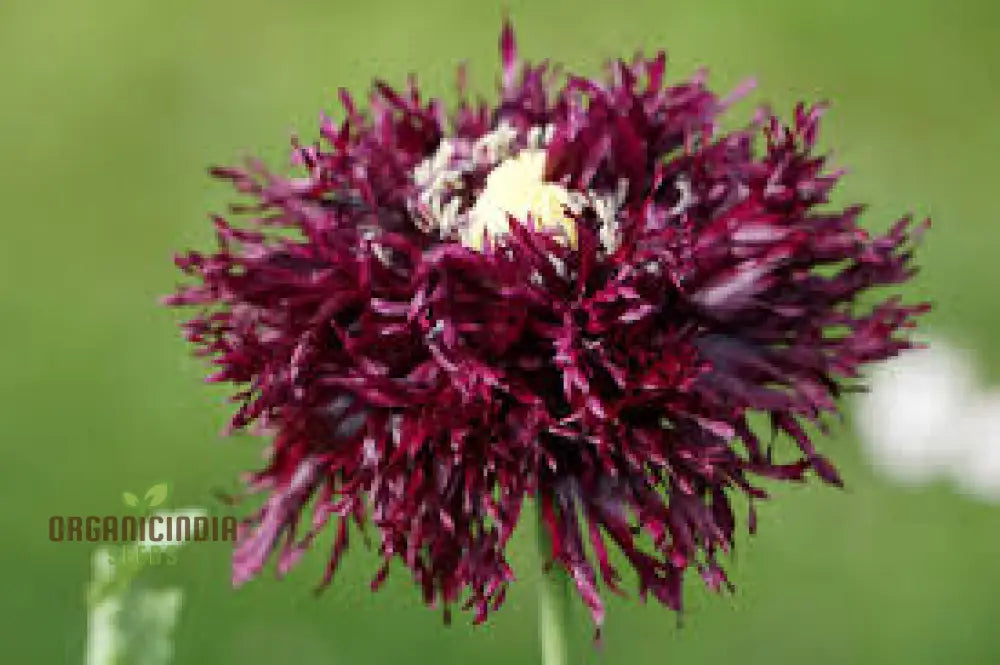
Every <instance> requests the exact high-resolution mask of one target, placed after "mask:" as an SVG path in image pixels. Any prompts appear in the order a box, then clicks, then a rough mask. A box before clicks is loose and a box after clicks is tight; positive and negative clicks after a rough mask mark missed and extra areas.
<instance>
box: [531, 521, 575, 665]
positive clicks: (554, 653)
mask: <svg viewBox="0 0 1000 665" xmlns="http://www.w3.org/2000/svg"><path fill="white" fill-rule="evenodd" d="M536 505H537V510H538V555H539V562H540V564H541V565H542V566H543V569H542V583H541V585H540V586H539V593H538V629H539V637H540V639H541V643H542V665H566V664H567V663H568V662H569V659H568V643H567V635H566V633H567V626H568V624H569V576H568V575H567V574H566V571H565V570H564V569H563V568H562V567H561V566H558V565H553V566H552V567H551V568H550V569H549V570H548V571H545V569H544V566H545V564H546V563H547V562H548V561H549V559H550V557H551V556H552V540H551V539H550V538H549V533H548V531H547V530H546V528H545V522H544V520H542V510H541V506H540V505H539V504H536Z"/></svg>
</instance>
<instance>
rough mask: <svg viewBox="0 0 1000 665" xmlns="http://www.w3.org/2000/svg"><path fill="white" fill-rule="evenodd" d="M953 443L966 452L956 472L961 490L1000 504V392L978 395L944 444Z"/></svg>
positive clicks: (956, 478) (956, 466)
mask: <svg viewBox="0 0 1000 665" xmlns="http://www.w3.org/2000/svg"><path fill="white" fill-rule="evenodd" d="M951 440H954V441H958V442H961V444H962V446H963V447H964V448H965V449H966V450H967V454H966V455H965V456H964V457H963V458H962V459H961V460H959V462H958V463H957V464H956V465H955V468H954V469H953V472H954V478H955V482H956V484H957V485H958V487H959V489H960V490H961V491H962V492H964V493H968V494H972V495H974V496H977V497H979V498H982V499H988V500H992V501H1000V392H993V393H989V394H986V395H982V396H978V397H977V398H976V399H975V400H974V401H973V403H972V404H971V405H970V406H969V407H968V408H967V409H966V411H965V414H964V415H963V417H962V419H961V420H960V421H959V423H958V426H957V427H956V428H954V430H953V432H952V433H949V435H948V436H947V438H945V439H944V440H943V441H942V443H943V444H947V442H948V441H951Z"/></svg>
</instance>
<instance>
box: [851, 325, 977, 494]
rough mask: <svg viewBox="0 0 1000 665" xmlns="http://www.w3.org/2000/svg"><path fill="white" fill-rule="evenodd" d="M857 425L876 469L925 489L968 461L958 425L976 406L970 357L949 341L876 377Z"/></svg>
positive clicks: (889, 365) (904, 357)
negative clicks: (956, 466)
mask: <svg viewBox="0 0 1000 665" xmlns="http://www.w3.org/2000/svg"><path fill="white" fill-rule="evenodd" d="M869 385H870V391H869V392H868V393H866V394H864V395H862V396H861V399H860V400H859V404H858V410H857V426H858V429H859V430H860V433H861V438H862V441H863V443H864V444H865V447H866V450H867V452H868V454H869V456H870V458H871V460H872V462H873V464H874V465H875V466H876V467H877V468H878V469H880V470H881V471H883V472H885V473H886V474H887V475H889V476H891V477H892V478H893V479H895V480H897V481H898V482H902V483H906V484H920V483H925V482H929V481H931V480H933V478H934V477H935V476H937V475H939V474H942V473H947V472H948V470H949V469H951V468H953V467H954V466H955V465H956V464H962V463H964V460H967V459H968V452H969V451H968V444H969V443H970V442H969V441H967V440H966V438H965V437H956V425H957V424H958V423H959V422H960V420H961V419H962V418H963V417H964V415H965V413H966V411H967V409H968V407H969V405H970V404H971V403H972V402H973V400H974V396H975V391H976V382H975V376H974V373H973V364H972V362H971V360H970V359H969V357H968V356H967V354H965V353H964V352H962V351H960V350H959V349H957V348H955V347H954V346H952V345H951V344H949V343H947V342H945V341H944V340H940V339H938V340H932V341H930V342H929V344H928V348H925V349H914V350H910V351H907V352H904V353H903V354H901V355H900V356H899V357H898V358H895V359H893V360H891V361H889V362H886V363H884V364H883V365H881V366H879V367H877V368H876V369H875V371H874V372H873V374H872V376H871V379H870V382H869Z"/></svg>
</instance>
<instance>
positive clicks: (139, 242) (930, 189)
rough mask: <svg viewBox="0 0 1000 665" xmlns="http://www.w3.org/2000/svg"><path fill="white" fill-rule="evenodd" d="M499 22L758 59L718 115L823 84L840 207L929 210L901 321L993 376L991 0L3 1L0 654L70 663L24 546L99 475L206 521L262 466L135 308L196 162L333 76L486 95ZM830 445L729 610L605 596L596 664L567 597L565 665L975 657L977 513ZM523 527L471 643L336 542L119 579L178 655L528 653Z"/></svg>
mask: <svg viewBox="0 0 1000 665" xmlns="http://www.w3.org/2000/svg"><path fill="white" fill-rule="evenodd" d="M505 7H506V9H507V10H508V11H509V13H510V15H511V17H512V19H513V21H514V22H515V26H516V29H517V33H518V39H519V43H520V46H521V50H522V53H523V54H524V55H526V56H528V57H530V58H533V59H535V58H541V57H551V58H553V59H555V60H557V61H562V62H564V63H566V64H567V65H569V66H570V67H571V68H573V69H576V70H579V71H581V72H583V73H586V74H596V73H597V72H598V71H599V67H600V65H601V63H602V61H603V60H605V59H606V58H608V57H611V56H616V55H631V54H632V52H633V51H634V49H636V48H637V47H642V48H645V49H647V50H653V49H655V48H658V47H666V48H667V49H668V51H669V54H670V58H671V63H672V69H671V72H672V74H673V77H675V78H676V77H680V76H682V75H686V74H689V73H691V72H693V71H694V70H695V68H697V67H699V66H703V65H704V66H708V67H710V70H711V73H712V77H711V80H712V82H713V84H714V85H715V86H716V87H717V88H718V89H720V90H723V91H724V90H726V89H727V88H730V87H732V86H734V85H735V84H737V83H738V82H739V81H741V80H742V79H743V78H745V77H747V76H749V75H756V76H757V78H758V81H759V88H758V89H759V91H760V92H759V93H757V94H755V95H754V97H753V98H752V99H751V102H744V103H742V104H741V105H740V106H738V107H737V108H736V109H735V111H734V113H735V114H736V118H737V119H739V120H742V119H745V118H746V117H748V116H749V114H750V113H751V110H752V101H754V100H756V101H760V100H762V99H767V100H769V101H770V102H772V103H773V104H774V106H775V108H776V109H778V110H779V111H782V112H787V111H789V110H790V109H791V107H792V105H793V103H794V102H795V101H796V100H798V99H800V98H803V99H807V100H815V99H821V98H823V99H829V100H831V101H832V102H833V104H834V106H833V109H832V112H831V113H830V114H829V115H828V122H827V123H826V133H825V139H824V140H825V142H826V144H827V145H829V146H832V147H835V148H836V151H835V161H836V162H837V163H839V164H844V165H847V166H849V167H850V169H851V171H850V174H849V176H848V177H847V178H846V179H845V180H844V181H843V184H842V186H841V188H840V190H839V192H838V197H839V199H838V200H839V201H841V202H847V201H866V202H869V203H870V204H871V208H870V211H869V213H868V216H867V220H868V224H869V225H870V227H871V228H875V229H881V228H885V227H886V226H887V225H888V224H889V223H890V222H891V221H892V220H893V219H894V218H895V217H896V216H897V215H899V214H901V213H905V212H907V211H913V212H914V213H916V214H917V215H920V216H923V215H931V216H933V218H934V219H935V226H934V227H933V229H932V232H931V233H930V234H929V236H928V238H927V241H926V243H925V245H924V247H923V250H922V253H921V259H920V262H921V264H922V265H923V268H924V269H923V271H922V273H921V275H920V277H919V279H918V280H917V282H916V283H915V284H913V285H912V286H909V287H907V294H908V295H909V296H910V297H912V298H929V299H931V300H933V301H934V302H935V303H936V309H935V311H934V312H933V313H932V314H931V315H930V316H928V317H927V318H926V319H925V322H926V324H927V326H928V328H930V329H933V330H935V331H938V332H942V333H944V334H947V335H950V336H952V337H955V338H957V339H959V340H961V342H962V344H964V345H965V346H966V347H967V348H968V349H971V350H972V351H973V353H974V357H975V362H976V363H977V365H978V371H979V372H980V374H981V376H982V377H983V380H984V381H986V382H987V383H989V382H990V381H992V382H993V383H997V382H1000V345H998V344H996V335H997V332H998V331H1000V310H998V308H997V306H996V293H995V290H994V289H995V285H996V284H997V283H1000V262H998V261H997V251H998V250H1000V225H998V224H997V222H996V212H997V205H996V201H997V194H998V176H1000V173H998V169H997V163H998V162H997V155H998V152H1000V124H998V123H997V121H996V110H997V108H998V106H1000V79H998V77H1000V47H997V46H996V45H995V36H996V35H995V26H996V25H997V24H998V21H1000V5H997V4H996V3H993V2H989V1H988V0H985V1H982V2H977V1H973V0H962V1H960V2H947V1H945V0H923V1H916V0H910V1H901V0H893V1H889V0H883V1H881V2H870V1H868V0H838V2H824V3H813V2H800V1H797V0H770V1H766V2H765V1H749V0H744V1H742V2H736V1H733V2H724V1H711V2H706V1H704V0H703V1H697V2H696V1H693V0H687V1H686V2H674V1H664V0H659V1H648V2H621V3H614V2H584V1H580V0H578V1H576V2H555V1H550V2H544V1H541V0H536V1H534V2H516V1H511V2H508V3H507V4H506V5H505V6H501V5H497V4H490V3H485V2H480V3H474V2H462V1H457V0H456V1H451V2H435V1H434V0H424V1H422V2H411V1H399V2H338V1H335V0H286V1H285V2H281V3H278V2H271V1H269V0H241V1H240V2H236V1H234V0H170V1H169V2H152V1H150V0H40V1H38V2H29V1H28V0H5V1H4V2H2V3H0V62H2V63H3V65H2V67H0V83H2V86H0V97H2V100H3V101H2V103H0V160H2V161H0V202H2V203H0V205H2V207H0V210H2V213H0V224H2V229H3V232H2V237H0V271H2V282H0V283H2V287H0V312H2V314H0V321H2V322H3V325H2V326H0V369H2V372H3V377H2V379H0V391H2V394H0V440H2V442H3V443H2V445H3V449H2V461H0V488H2V490H0V491H2V496H3V499H4V500H3V503H2V507H0V524H2V534H3V543H4V545H3V547H2V548H0V575H2V579H3V582H2V585H0V626H2V629H0V633H2V634H3V647H2V649H3V651H2V656H0V660H2V661H3V662H6V663H18V664H20V663H25V664H32V665H33V664H35V663H38V664H49V663H79V662H82V653H83V643H84V638H85V611H86V606H85V599H84V588H85V584H86V581H87V579H88V575H89V556H90V551H91V549H92V546H91V545H88V544H86V543H82V544H80V543H77V544H68V543H62V544H54V543H51V542H49V541H48V538H47V531H46V529H47V519H48V517H49V516H50V515H54V514H61V515H67V514H82V515H85V514H105V513H117V512H120V511H121V505H122V504H121V493H122V492H123V491H125V490H129V491H133V492H141V491H143V490H144V489H145V488H146V487H149V486H150V485H153V484H154V483H157V482H161V481H167V482H169V483H170V484H171V496H170V500H169V502H170V504H171V505H173V506H187V505H205V506H209V507H210V509H211V510H213V511H217V512H218V511H222V510H224V508H223V507H220V506H219V505H218V503H217V501H216V499H214V498H213V495H212V491H213V490H215V489H233V488H234V487H235V479H236V478H237V476H238V474H239V473H240V472H241V471H243V470H245V469H249V468H253V467H254V466H255V465H257V464H258V463H259V455H260V453H259V449H260V443H259V442H258V441H254V440H251V439H249V438H246V437H243V438H233V439H223V438H222V437H221V436H220V435H219V432H220V430H221V429H222V426H223V424H224V422H225V419H226V417H227V414H228V409H229V407H228V406H227V404H226V403H225V400H224V395H223V393H222V392H221V391H219V390H216V389H212V388H209V387H206V386H204V385H203V384H202V383H201V380H200V379H201V376H202V375H203V373H204V368H203V366H202V365H201V364H200V363H199V362H198V361H196V360H194V359H192V358H190V357H189V349H188V348H186V346H185V344H184V343H183V342H182V341H181V339H180V336H179V334H178V332H177V330H176V326H175V322H176V320H177V316H176V313H174V312H169V311H166V310H164V309H163V308H161V307H159V306H158V304H157V298H158V297H159V296H160V295H161V294H163V293H165V292H168V291H170V290H172V288H173V286H174V284H175V280H176V279H177V274H176V272H175V270H174V268H173V266H172V263H171V256H172V252H173V251H174V250H176V249H180V248H188V247H193V246H197V247H208V246H209V244H210V242H211V239H212V238H211V230H210V225H209V224H208V223H207V218H206V213H207V212H208V211H221V210H222V209H223V207H224V205H225V203H226V202H227V200H228V199H229V198H230V192H229V190H228V189H227V188H226V186H225V185H222V184H215V183H213V182H211V181H210V180H209V179H208V178H207V177H206V175H205V167H206V165H208V164H211V163H220V162H222V163H231V162H236V161H238V160H239V159H240V158H241V157H242V156H243V155H245V154H248V153H254V154H257V155H260V156H263V157H264V158H265V159H267V160H268V161H269V162H270V163H272V164H274V165H276V166H277V165H281V164H284V163H286V160H287V147H288V136H289V134H290V132H292V131H297V132H299V133H300V134H301V135H302V136H303V137H305V138H308V139H312V138H313V137H315V135H316V126H317V117H318V114H319V112H320V111H321V110H323V109H327V110H330V111H337V110H338V109H337V105H336V103H335V100H336V90H337V87H338V86H345V87H347V88H349V89H351V90H352V91H355V92H361V91H363V90H365V89H366V87H367V86H368V84H369V82H370V80H371V79H372V78H374V77H376V76H378V77H384V78H385V79H387V80H388V81H390V82H391V83H394V84H400V83H402V82H403V81H404V80H405V75H406V74H407V72H409V71H416V72H418V73H419V74H420V77H421V80H422V83H423V85H424V86H425V88H426V89H428V90H429V91H431V92H433V93H435V94H438V95H443V96H445V97H446V98H447V97H450V96H451V95H452V92H453V86H452V83H453V71H454V66H455V65H456V64H457V63H458V61H459V60H460V59H465V60H468V62H469V64H470V68H471V69H470V74H471V80H472V82H473V84H474V87H475V88H476V89H478V90H481V91H483V92H484V93H486V94H490V93H491V92H492V90H493V88H492V86H493V82H494V77H495V75H496V71H497V65H498V57H497V49H496V42H497V36H498V33H499V27H500V20H501V17H502V15H503V12H504V8H505ZM853 431H854V430H853V428H852V418H851V416H850V415H849V417H848V418H847V420H846V421H845V422H844V423H843V424H841V425H838V426H837V427H835V429H834V434H833V436H832V437H830V438H829V439H828V440H825V441H824V442H823V443H822V447H823V449H824V451H825V452H826V453H827V454H829V455H830V456H831V457H833V458H834V459H836V460H837V461H838V462H839V463H840V464H841V465H842V469H843V475H844V477H845V480H846V482H847V488H846V489H845V490H843V491H839V490H836V489H832V488H829V487H824V486H820V485H819V484H818V483H809V484H807V485H805V486H795V487H781V488H777V489H776V498H775V500H774V501H772V502H770V505H767V506H764V507H763V510H762V514H761V519H760V525H761V526H760V531H759V533H758V535H756V536H754V537H753V538H742V539H741V540H740V542H739V547H738V550H737V552H736V556H735V557H734V559H733V560H732V562H731V564H730V566H729V568H730V571H731V577H732V579H733V580H734V581H735V583H736V584H737V586H738V591H737V594H736V595H735V596H715V595H711V594H709V593H708V592H706V591H703V589H702V588H701V585H700V583H698V582H697V581H694V580H693V581H692V583H691V584H690V585H689V588H688V594H687V605H688V609H687V612H686V614H685V616H684V625H683V627H678V626H677V623H676V621H675V617H674V616H673V615H672V614H670V613H669V612H667V611H665V610H663V609H661V608H660V607H658V606H656V605H655V604H654V605H650V606H642V605H640V604H639V603H638V602H636V601H635V599H634V598H630V599H627V600H612V601H611V607H610V611H609V618H608V622H607V627H606V631H605V635H604V643H603V647H602V648H601V650H600V651H594V650H592V649H591V648H590V645H589V639H590V636H591V628H590V626H589V625H588V622H587V617H586V615H585V613H584V612H583V610H582V608H577V609H576V613H575V623H574V627H573V630H574V640H575V642H576V646H577V647H578V649H577V654H576V656H575V657H574V660H573V662H574V663H576V662H594V663H597V662H600V663H615V664H617V663H622V664H626V663H627V664H633V663H634V664H646V663H666V662H674V663H703V664H708V663H725V662H731V661H734V660H735V661H738V662H740V663H742V664H743V665H764V664H774V663H803V662H807V663H815V664H817V665H820V664H826V663H830V664H833V663H838V664H840V663H858V664H863V663H879V664H885V663H907V664H908V665H918V664H921V663H928V664H929V663H935V664H936V663H940V662H946V661H947V662H961V663H984V664H985V663H997V662H1000V632H998V631H997V622H998V620H1000V599H998V596H997V591H998V590H1000V556H998V554H1000V505H997V504H995V503H993V504H991V503H990V502H988V501H983V500H981V499H979V498H977V497H975V496H967V495H964V494H962V493H961V492H958V491H956V490H955V489H954V486H953V485H951V484H949V483H946V482H929V483H925V484H923V485H920V486H918V487H901V486H898V485H895V484H892V483H891V482H889V481H887V480H885V479H883V477H882V476H880V475H879V474H878V473H877V472H876V471H875V470H873V468H872V467H871V466H870V465H869V464H868V462H867V461H866V457H865V456H864V455H863V454H862V452H861V447H860V445H859V442H858V438H857V437H856V436H855V435H854V434H853ZM951 444H952V441H951V440H950V439H949V438H948V437H947V436H944V437H942V439H941V440H940V445H941V446H948V445H951ZM522 531H523V532H522V533H521V534H519V535H518V537H517V539H516V542H515V544H514V548H513V561H514V565H515V567H516V569H517V571H518V572H519V573H520V574H522V576H523V577H524V578H525V580H524V581H523V582H522V583H520V584H518V585H515V587H514V588H513V590H512V595H511V597H510V600H509V602H508V604H507V606H506V607H505V609H504V610H503V611H502V612H500V613H499V614H498V615H495V617H494V618H493V620H492V621H491V622H490V623H489V624H488V626H487V627H485V628H484V627H481V628H472V627H471V626H469V625H468V621H467V619H468V617H466V616H465V615H462V614H459V615H457V616H456V621H455V623H454V625H453V626H451V627H448V628H446V627H444V626H443V625H442V622H441V617H440V614H438V613H436V612H434V611H430V610H427V609H424V608H423V607H422V605H421V603H420V600H419V598H418V595H417V593H416V591H415V590H414V589H413V588H412V586H411V585H410V583H409V581H408V579H407V578H406V576H405V575H403V574H400V572H399V571H395V574H394V575H393V576H391V577H390V582H389V585H388V588H387V590H385V591H383V592H382V593H380V594H377V595H371V594H369V592H368V590H367V585H368V580H369V578H370V575H371V574H372V573H373V572H374V558H373V556H372V555H371V554H370V553H366V552H365V551H364V549H363V548H362V547H354V548H353V549H352V552H351V554H350V556H349V557H348V558H347V561H346V565H345V566H344V568H343V569H342V570H341V573H340V574H339V576H338V578H337V580H336V582H335V584H334V586H333V587H332V588H331V589H329V590H328V591H327V593H326V594H325V595H323V596H321V597H319V598H315V597H313V595H312V594H311V593H310V591H311V589H312V587H313V585H314V584H315V583H316V582H317V581H318V579H319V577H320V575H321V573H322V567H323V562H324V557H325V552H323V551H316V552H315V553H314V554H313V555H312V556H310V557H307V558H306V559H305V560H304V561H303V563H302V564H300V566H299V567H298V568H297V569H295V571H294V572H293V574H292V575H291V576H289V577H288V578H287V579H285V580H284V581H281V582H278V581H275V580H274V577H273V575H272V574H271V573H270V571H268V573H267V574H265V575H264V576H263V578H262V579H260V580H258V581H256V582H253V583H251V584H249V585H248V586H246V587H245V588H243V589H241V590H239V591H233V590H232V589H231V588H230V585H229V552H228V547H227V546H226V545H225V544H216V545H212V544H204V545H199V546H189V547H188V548H185V549H184V551H182V552H181V553H180V556H179V562H178V563H177V565H175V566H161V567H158V568H155V569H150V570H149V571H148V572H147V573H144V575H145V576H146V582H148V583H149V584H151V585H153V586H157V585H162V586H178V587H180V588H182V589H183V590H184V592H185V600H184V607H183V610H182V615H181V618H180V623H179V625H178V627H177V631H176V655H175V662H176V663H178V664H181V665H186V664H196V665H197V664H203V663H204V664H208V663H211V664H212V665H227V664H230V663H231V664H234V665H235V664H237V663H238V664H239V665H258V664H260V665H263V664H277V663H302V664H306V663H317V664H318V663H327V664H331V665H337V664H340V663H344V664H348V663H349V664H351V665H368V664H376V663H390V662H407V663H480V664H482V665H489V664H493V663H496V664H500V663H531V662H537V653H538V651H537V637H536V628H535V620H536V610H535V593H536V588H535V582H536V581H537V579H538V578H537V574H535V573H533V570H534V569H533V566H534V558H533V557H534V549H533V548H534V546H533V542H532V538H531V535H532V533H531V529H524V530H522ZM321 545H322V544H321ZM322 549H325V547H321V548H320V550H322Z"/></svg>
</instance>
